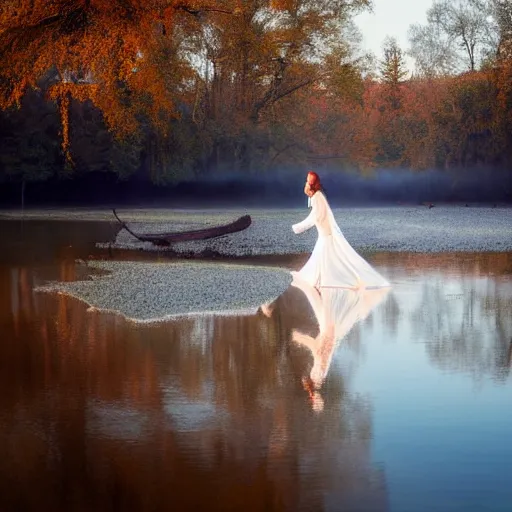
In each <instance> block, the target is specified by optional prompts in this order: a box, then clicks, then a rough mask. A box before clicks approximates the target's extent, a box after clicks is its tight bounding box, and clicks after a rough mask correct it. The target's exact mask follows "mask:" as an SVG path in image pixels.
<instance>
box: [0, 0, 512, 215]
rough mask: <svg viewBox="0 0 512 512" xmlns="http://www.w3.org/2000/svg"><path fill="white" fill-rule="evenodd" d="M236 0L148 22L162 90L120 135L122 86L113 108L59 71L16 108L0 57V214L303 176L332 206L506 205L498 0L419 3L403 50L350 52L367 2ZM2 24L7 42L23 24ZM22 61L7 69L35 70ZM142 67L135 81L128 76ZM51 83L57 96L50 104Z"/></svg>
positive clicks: (509, 66)
mask: <svg viewBox="0 0 512 512" xmlns="http://www.w3.org/2000/svg"><path fill="white" fill-rule="evenodd" d="M7 3H8V4H9V3H12V2H7ZM21 3H23V2H21ZM55 3H56V2H49V4H55ZM61 3H62V2H61ZM74 3H76V4H77V5H78V3H77V2H74ZM114 3H115V2H114ZM129 3H130V2H124V4H125V5H126V4H129ZM228 3H229V2H226V3H224V4H226V5H227V4H228ZM57 4H58V2H57ZM68 4H73V2H68ZM86 4H87V5H89V3H88V2H86ZM224 4H223V5H224ZM238 4H240V5H242V7H241V8H239V7H237V8H235V10H234V11H233V12H234V13H235V14H236V15H237V18H236V20H237V21H236V23H234V22H233V16H231V15H229V14H226V13H224V12H222V13H218V12H216V11H215V10H214V8H212V9H213V10H212V11H210V12H208V16H199V15H198V14H197V12H196V11H193V10H191V9H189V8H187V9H188V11H187V10H186V9H183V10H184V11H185V12H183V13H181V16H182V17H174V18H173V25H172V31H170V30H168V31H167V32H166V31H165V30H164V29H165V27H166V25H165V24H163V25H162V26H163V29H162V33H163V34H164V36H165V37H164V38H163V39H162V38H161V36H162V34H160V32H158V37H159V38H160V39H158V41H159V44H160V46H159V47H158V49H157V50H155V49H154V47H152V48H153V49H152V50H151V51H153V52H154V55H153V57H155V56H156V57H158V59H157V64H158V65H157V66H156V67H154V68H151V69H149V68H148V70H146V71H147V73H148V76H147V77H145V81H144V83H143V84H142V85H141V86H140V87H143V86H144V87H146V88H147V89H148V90H152V89H151V87H152V85H151V84H154V83H157V80H160V78H159V77H160V76H161V74H165V73H167V74H165V77H164V78H165V80H164V81H163V82H162V83H163V86H165V87H164V89H165V90H163V92H162V91H161V90H160V89H158V90H157V91H156V92H152V94H153V96H152V97H151V102H152V103H151V104H150V103H146V104H145V105H146V106H145V107H144V108H146V110H144V108H142V109H141V110H138V111H136V112H135V110H133V109H132V110H131V111H130V115H131V114H132V113H133V112H135V113H134V114H133V117H134V119H136V121H137V123H136V127H135V128H132V127H131V124H130V123H131V121H130V120H129V119H128V117H127V116H128V114H127V113H126V112H125V111H123V110H122V108H124V106H126V105H127V104H128V103H130V101H131V100H130V99H129V98H130V97H131V96H130V95H129V94H131V95H132V96H134V95H135V93H134V92H133V91H135V86H133V90H131V91H128V92H126V90H128V89H129V87H128V85H130V82H129V80H130V79H131V78H126V79H125V80H124V82H123V80H121V79H117V81H116V84H115V88H116V89H115V90H116V93H115V94H116V96H115V97H116V101H117V99H118V97H119V95H120V93H119V91H122V93H123V94H126V96H123V97H122V98H121V99H120V100H119V105H121V106H119V107H116V108H118V111H116V115H113V114H112V112H111V111H110V110H109V108H110V107H111V106H110V105H109V103H108V101H103V103H102V101H100V100H99V99H98V97H97V96H95V95H94V94H97V93H94V94H93V93H92V92H91V93H89V92H87V94H85V93H84V92H83V91H90V90H92V89H90V88H91V87H92V86H97V85H100V86H101V79H102V75H101V73H99V72H98V73H97V75H96V76H95V75H94V74H93V73H91V72H89V71H87V68H86V67H83V68H82V71H81V72H80V73H78V72H75V71H73V72H67V73H63V72H62V69H60V70H59V65H58V63H55V64H52V65H48V68H47V69H46V70H45V72H44V73H43V72H41V73H39V75H38V76H37V81H36V82H32V83H30V81H28V82H27V84H28V85H27V84H25V86H24V87H25V88H24V89H23V94H18V96H17V97H16V101H13V100H12V97H13V94H14V92H13V91H15V90H16V87H15V86H12V87H10V88H9V87H7V89H6V86H5V84H6V83H8V81H9V80H11V83H13V80H14V79H12V78H8V77H9V76H14V74H12V75H9V73H10V72H12V73H14V72H13V71H12V70H9V68H8V66H9V64H8V62H7V61H5V60H4V61H3V64H2V65H1V66H0V78H2V81H1V83H2V84H3V85H2V87H3V90H4V95H5V98H7V97H8V95H9V94H10V95H11V96H10V98H11V100H10V102H9V101H7V100H4V102H3V104H2V105H1V106H2V107H3V110H2V111H0V206H19V205H21V204H22V202H23V205H24V206H36V205H37V206H41V205H95V204H96V205H110V204H126V205H136V204H142V203H144V204H154V205H158V206H169V207H172V206H174V205H185V204H191V205H194V206H201V205H205V206H206V205H210V204H225V205H229V204H250V205H254V206H257V205H276V206H280V205H292V204H299V202H302V201H303V196H302V184H303V181H304V177H305V174H306V172H307V170H308V169H315V170H316V171H317V172H319V174H320V175H321V177H322V178H323V179H324V182H325V187H326V190H327V193H328V194H329V196H330V198H331V200H332V201H333V202H334V203H335V204H351V203H364V202H373V203H379V202H386V203H389V202H393V203H398V202H404V203H417V202H425V201H433V202H435V201H452V202H453V201H455V202H493V203H496V202H512V108H511V107H512V6H511V2H508V1H503V0H488V1H480V0H461V1H459V2H449V1H436V2H433V4H432V7H431V9H430V10H429V11H428V13H427V14H428V16H427V20H428V21H427V24H426V25H425V26H419V25H418V26H412V27H411V28H410V31H409V40H410V47H409V48H408V49H407V50H404V49H402V48H400V46H399V45H398V43H397V42H396V40H395V39H393V38H388V39H387V40H386V41H385V42H384V45H383V48H382V54H381V55H379V56H373V55H368V54H365V53H364V52H363V51H362V50H361V47H360V35H359V34H358V32H357V30H356V29H355V26H354V24H353V22H352V17H353V15H354V14H355V13H356V12H359V10H360V9H362V8H366V7H367V4H368V2H366V1H365V0H361V1H360V2H341V1H340V2H331V3H329V2H307V1H296V2H283V3H282V4H283V5H280V6H274V7H275V8H276V9H278V10H272V6H271V8H269V6H268V2H263V1H259V2H258V1H253V2H238ZM238 4H237V5H238ZM331 4H337V5H339V9H338V10H337V11H336V10H335V9H334V8H332V5H331ZM356 4H357V5H356ZM80 5H82V4H80ZM57 7H58V6H57ZM61 7H62V6H61ZM80 8H81V9H82V10H83V12H85V14H86V15H87V16H86V18H84V19H85V20H86V21H84V22H83V23H84V24H85V25H84V26H92V24H93V23H99V22H98V20H97V19H96V18H94V16H96V17H97V18H98V17H99V16H100V15H101V12H100V10H99V9H97V10H96V11H85V10H84V9H85V7H83V6H82V7H80ZM242 8H243V11H240V10H239V11H236V9H242ZM207 10H208V9H207V8H206V7H205V12H206V11H207ZM27 12H28V11H27ZM55 12H60V11H55ZM73 12H74V11H73ZM80 12H82V11H80ZM240 12H242V14H240ZM230 13H231V11H230ZM8 14H9V13H8V11H7V10H6V11H4V12H3V13H2V14H1V19H2V31H3V37H4V39H3V42H4V44H5V41H6V39H5V37H6V34H12V33H14V32H12V29H13V28H16V27H15V25H16V23H17V24H18V25H19V24H20V23H22V21H23V19H25V18H26V17H27V16H29V14H30V15H35V14H33V13H32V11H30V12H29V14H25V15H24V16H25V18H23V16H22V15H20V14H19V12H18V13H16V14H12V13H11V15H10V16H11V17H9V16H8ZM231 14H232V13H231ZM40 18H41V15H40ZM38 19H39V18H38ZM41 19H43V21H44V20H46V19H47V18H41ZM66 19H67V18H66ZM20 20H21V21H20ZM67 23H69V22H67ZM159 23H163V22H161V21H159V20H157V19H156V18H155V24H156V25H158V24H159ZM47 26H48V23H46V22H45V25H44V27H45V30H47V28H46V27H47ZM66 27H68V26H67V25H66ZM72 28H73V30H75V26H74V25H73V27H72ZM61 29H62V27H61V28H60V29H59V30H61ZM79 29H80V27H78V29H76V30H79ZM31 30H32V33H33V30H34V29H31ZM69 30H70V29H69V27H68V30H67V32H69ZM80 30H81V29H80ZM9 31H11V32H9ZM67 32H66V34H67ZM27 33H28V32H27ZM81 33H82V32H80V34H81ZM54 36H55V34H54ZM57 36H58V38H60V39H62V37H63V36H62V34H61V32H59V33H58V34H57ZM57 36H55V40H57ZM10 37H11V38H12V37H14V36H10ZM16 37H18V36H16ZM31 37H32V36H31ZM38 37H39V36H38ZM40 37H41V38H42V37H43V35H41V36H40ZM44 37H48V34H46V35H44ZM66 37H67V35H66ZM13 40H14V39H13ZM9 41H10V40H9ZM31 41H32V40H31ZM162 41H163V42H162ZM30 44H32V42H31V43H30ZM41 44H42V43H41ZM141 44H142V43H141ZM18 48H22V47H21V46H18ZM23 48H25V47H23ZM27 48H29V47H28V46H27ZM38 48H43V49H44V47H43V46H41V45H40V46H39V47H38ZM11 50H12V48H11ZM67 50H69V48H67V49H66V48H64V49H63V50H62V52H63V54H64V52H66V51H67ZM12 51H14V50H12ZM16 51H17V53H16V54H14V53H13V54H12V55H16V57H17V58H18V56H20V55H22V53H23V52H22V51H21V49H20V50H16ZM42 51H43V50H41V52H42ZM53 51H55V49H54V50H53ZM123 51H124V50H123ZM148 51H149V50H146V52H148ZM30 55H32V54H29V53H27V55H26V56H24V57H23V55H22V57H20V63H21V64H20V65H26V66H28V65H29V64H30V65H31V66H33V65H35V64H33V63H32V64H31V61H30V59H31V58H32V57H31V56H30ZM137 55H147V53H144V52H143V51H138V53H137ZM3 57H4V59H5V58H6V55H5V54H4V55H3ZM156 57H155V58H154V59H153V61H155V59H156ZM91 58H92V57H91ZM144 58H146V57H140V60H141V62H137V61H136V60H135V61H133V62H132V64H131V65H132V68H131V73H132V74H134V75H137V73H140V76H143V75H142V73H143V72H144V69H145V68H144V65H143V62H142V61H143V60H144ZM6 62H7V63H6ZM34 62H35V61H34ZM45 62H46V61H45ZM56 62H57V61H56ZM139 68H140V71H139ZM411 68H414V69H413V70H412V69H411ZM84 69H85V71H84ZM155 69H157V70H158V73H159V74H158V75H156V74H155V75H151V74H150V71H151V72H152V73H156V71H155ZM169 70H170V71H169ZM29 71H30V70H29V68H28V67H27V73H28V72H29ZM171 71H172V73H171ZM6 77H7V78H6ZM138 78H139V77H138ZM148 80H149V81H150V82H148ZM151 80H153V82H151ZM127 84H128V85H127ZM148 84H150V85H148ZM63 85H65V86H66V89H65V91H66V92H65V94H66V96H59V95H58V94H57V95H56V93H55V90H59V91H62V90H63V89H62V86H63ZM56 87H61V89H56ZM5 90H7V93H5ZM155 90H156V89H155ZM76 91H78V93H77V92H76ZM128 93H129V94H128ZM139 93H140V94H142V95H144V94H145V93H146V92H145V90H144V89H143V90H142V93H141V92H140V91H139ZM59 94H60V93H59ZM148 94H149V93H148ZM164 96H165V101H164V98H163V97H164ZM168 97H171V98H172V105H173V107H172V111H167V114H168V115H166V117H162V116H161V114H158V113H157V116H160V117H159V118H158V122H157V123H155V122H154V119H153V118H151V117H150V116H149V115H146V113H147V111H149V109H150V107H148V105H151V108H153V107H154V105H155V104H157V105H158V104H159V102H160V103H161V104H162V105H167V103H166V102H167V100H168ZM63 98H65V99H66V102H64V101H63ZM126 98H128V99H126ZM145 101H146V100H145ZM147 101H149V100H147ZM63 105H65V109H66V111H65V113H64V117H63ZM112 105H114V101H112ZM111 108H112V109H113V108H114V106H112V107H111ZM166 108H167V107H166ZM123 116H124V117H123ZM130 119H131V118H130ZM123 124H126V125H128V124H130V128H129V129H126V130H122V129H121V130H120V129H119V126H123ZM162 125H164V126H163V129H162ZM63 140H64V143H63Z"/></svg>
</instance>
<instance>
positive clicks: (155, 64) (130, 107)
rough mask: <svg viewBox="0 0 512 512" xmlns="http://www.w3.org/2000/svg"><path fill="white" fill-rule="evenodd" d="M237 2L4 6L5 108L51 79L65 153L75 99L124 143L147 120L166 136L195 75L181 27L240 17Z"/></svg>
mask: <svg viewBox="0 0 512 512" xmlns="http://www.w3.org/2000/svg"><path fill="white" fill-rule="evenodd" d="M239 3H240V2H236V1H230V0H224V1H215V2H214V1H209V0H203V1H201V2H195V1H190V2H187V1H182V0H144V1H138V0H109V1H106V0H5V1H3V2H2V6H1V7H0V48H1V51H0V57H1V59H0V63H1V64H0V107H1V108H7V107H10V106H12V105H19V103H20V100H21V98H22V97H23V95H24V94H25V93H26V91H27V89H28V88H30V87H31V88H35V89H37V88H38V86H39V83H40V80H41V78H42V77H43V76H45V75H47V74H50V75H51V78H52V84H51V86H50V87H49V89H48V91H47V92H48V97H49V98H51V99H53V100H54V101H56V102H57V103H58V104H59V107H60V110H61V115H62V139H63V146H64V148H65V150H66V151H67V148H68V146H69V123H68V109H69V104H70V101H71V99H72V98H74V99H76V100H79V101H86V100H89V101H91V102H92V103H93V104H94V105H95V106H96V107H97V108H98V109H100V110H101V112H102V113H103V116H104V118H105V122H106V124H107V126H108V127H109V128H110V129H111V130H113V131H115V132H116V133H117V134H118V135H119V136H123V135H126V134H131V133H133V132H135V131H136V130H137V128H138V127H139V126H140V122H141V119H147V120H148V121H149V122H151V124H153V125H154V126H157V127H158V128H160V129H161V130H164V131H165V129H166V128H167V126H168V120H169V117H170V116H172V115H173V114H175V113H176V111H175V108H174V107H175V103H176V97H177V95H179V93H180V88H181V87H182V86H183V80H184V79H186V77H187V71H188V70H189V68H190V65H189V63H188V62H187V61H185V60H184V59H183V58H182V56H181V50H182V48H180V43H181V42H182V41H183V39H181V40H180V39H177V38H175V37H174V35H175V33H176V31H177V27H178V26H181V25H186V24H187V23H188V22H189V21H190V18H193V19H200V20H203V19H204V17H207V16H208V13H213V12H215V13H222V14H223V15H226V16H230V17H236V16H237V12H239V11H240V9H241V7H240V6H239V5H238V4H239ZM242 3H243V2H242ZM276 3H277V4H279V2H276ZM277 6H278V7H279V5H277Z"/></svg>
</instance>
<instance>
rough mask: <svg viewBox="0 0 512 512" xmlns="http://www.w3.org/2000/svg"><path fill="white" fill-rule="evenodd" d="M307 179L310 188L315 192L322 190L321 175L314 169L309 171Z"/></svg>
mask: <svg viewBox="0 0 512 512" xmlns="http://www.w3.org/2000/svg"><path fill="white" fill-rule="evenodd" d="M306 179H307V181H308V183H309V188H310V189H311V190H312V191H313V192H318V191H319V190H322V184H321V183H320V176H318V174H317V173H316V172H314V171H309V172H308V176H307V178H306Z"/></svg>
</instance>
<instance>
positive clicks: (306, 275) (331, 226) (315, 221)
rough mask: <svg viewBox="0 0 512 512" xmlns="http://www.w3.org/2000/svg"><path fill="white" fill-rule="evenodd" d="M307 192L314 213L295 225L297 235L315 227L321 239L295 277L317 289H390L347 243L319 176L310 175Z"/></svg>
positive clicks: (313, 173) (294, 274) (306, 185)
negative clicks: (323, 190)
mask: <svg viewBox="0 0 512 512" xmlns="http://www.w3.org/2000/svg"><path fill="white" fill-rule="evenodd" d="M304 193H305V194H306V195H307V196H308V197H309V198H310V200H311V213H310V214H309V216H308V217H307V218H306V219H304V220H303V221H302V222H299V223H297V224H294V225H293V226H292V229H293V231H294V232H295V233H302V232H303V231H306V230H307V229H310V228H312V227H313V226H316V228H317V230H318V239H317V241H316V244H315V247H314V249H313V252H312V253H311V257H310V258H309V260H308V261H307V262H306V264H305V265H304V266H303V267H302V269H300V270H299V271H298V272H292V275H293V277H294V278H300V279H303V280H304V281H306V282H307V283H309V284H310V285H312V286H314V287H316V288H351V289H361V288H382V287H387V286H390V284H389V282H388V281H387V280H386V279H384V277H382V276H381V275H380V274H379V273H378V272H377V271H376V270H375V269H374V268H373V267H372V266H371V265H370V264H369V263H368V262H367V261H366V260H365V259H364V258H362V257H361V256H360V255H359V254H357V252H356V251H355V250H354V249H353V248H352V246H351V245H350V244H349V243H348V242H347V240H346V239H345V237H344V236H343V233H342V232H341V230H340V228H339V227H338V224H337V223H336V220H335V219H334V215H333V213H332V210H331V208H330V207H329V203H328V202H327V199H326V198H325V195H324V194H323V192H322V186H321V183H320V178H319V176H318V174H316V173H315V172H313V171H310V172H309V173H308V175H307V179H306V184H305V186H304Z"/></svg>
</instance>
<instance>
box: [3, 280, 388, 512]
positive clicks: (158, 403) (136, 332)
mask: <svg viewBox="0 0 512 512" xmlns="http://www.w3.org/2000/svg"><path fill="white" fill-rule="evenodd" d="M63 272H64V273H67V272H68V270H63ZM0 277H1V278H2V279H3V280H2V283H4V282H9V280H8V279H7V280H4V277H6V276H3V275H2V276H0ZM66 277H68V278H71V277H72V276H68V275H67V274H66ZM22 281H23V280H19V281H18V284H16V282H15V280H13V281H12V283H14V284H16V286H19V287H21V288H17V289H20V290H24V291H22V292H21V295H23V297H24V299H23V300H25V299H26V298H27V297H30V301H31V303H30V304H26V303H25V304H24V305H23V306H20V307H17V308H14V307H11V308H10V309H9V312H10V314H9V315H7V316H6V318H7V320H4V326H5V327H6V331H5V332H6V333H7V339H9V344H6V345H1V346H0V361H1V362H0V365H1V368H0V370H1V372H0V385H1V389H3V390H4V392H3V393H1V394H0V411H2V412H1V415H0V437H1V438H2V439H5V440H6V442H5V443H2V444H1V446H0V481H1V482H2V483H0V505H2V506H5V508H7V509H9V508H10V507H12V506H14V505H16V506H17V507H18V508H21V509H24V510H32V509H36V508H37V509H38V510H40V509H48V510H74V509H78V508H85V509H89V510H100V509H104V508H109V509H110V508H113V509H123V510H125V509H126V510H130V509H137V510H152V511H153V510H168V509H169V507H172V508H176V509H178V510H199V509H201V510H202V509H205V508H208V509H209V510H225V509H226V508H231V509H234V510H239V509H243V510H299V509H301V508H306V509H314V510H322V509H324V496H325V494H327V495H328V496H331V497H332V499H333V500H334V501H335V502H336V504H337V506H338V505H339V506H341V507H345V508H347V507H348V508H349V509H350V510H358V509H359V508H360V509H363V508H364V507H367V508H369V507H373V508H372V509H373V510H384V509H386V507H387V505H386V497H385V487H384V486H383V482H382V478H383V475H382V474H381V473H380V471H378V470H375V469H374V468H373V467H372V465H371V462H370V460H369V443H370V437H371V435H370V431H371V416H370V408H369V406H368V404H367V403H366V402H365V401H364V400H362V399H360V398H357V397H353V396H350V394H349V393H347V392H346V389H345V385H344V382H343V379H342V377H341V375H339V374H337V373H336V372H334V373H332V375H330V377H329V379H328V380H327V382H326V384H325V389H324V390H323V393H324V396H325V403H326V407H325V411H324V414H323V415H322V416H317V415H316V414H314V413H313V412H312V411H311V408H310V407H309V405H308V403H307V401H306V400H305V399H304V393H303V390H302V388H301V385H300V375H302V374H303V372H304V368H306V367H307V365H308V364H309V358H308V356H307V354H305V353H304V352H303V351H302V350H301V349H300V348H299V347H296V346H295V345H293V344H292V343H290V337H291V332H292V330H293V329H296V328H300V329H301V331H302V332H307V333H310V334H313V335H315V333H316V332H317V331H318V326H317V325H316V324H315V321H314V317H313V316H312V312H311V310H309V309H308V308H309V305H308V302H307V300H306V299H305V298H304V297H303V296H301V295H302V294H301V292H300V290H288V291H287V292H286V293H285V294H283V295H282V296H281V297H280V298H279V299H278V300H277V301H276V302H275V303H274V304H273V314H272V317H271V318H268V317H265V316H264V315H263V314H262V313H258V314H256V315H253V316H250V317H223V316H204V317H193V318H185V319H182V320H179V321H174V322H165V323H154V324H149V325H144V324H134V323H131V322H128V321H126V320H125V319H123V318H122V317H120V316H115V315H109V314H102V313H98V312H95V311H89V312H88V311H87V307H86V306H85V305H83V304H82V303H80V302H79V301H77V300H74V299H71V298H69V297H67V296H65V295H52V296H48V295H46V294H41V295H40V294H36V295H32V294H31V292H29V289H30V286H29V285H27V286H26V287H25V285H21V284H20V283H21V282H22ZM12 283H11V285H9V287H11V286H12V285H13V284H12ZM11 292H12V290H11V289H9V290H8V292H7V293H6V294H4V295H3V296H2V297H3V299H2V300H7V299H6V297H11ZM2 293H3V292H2ZM14 295H16V294H14ZM8 300H9V301H10V299H8ZM4 304H5V302H4ZM19 304H21V302H19ZM11 306H12V304H11ZM26 308H28V309H26ZM16 318H17V320H16ZM16 324H17V328H16V329H17V330H15V327H14V326H15V325H16ZM6 361H9V362H8V363H7V362H6ZM27 489H30V492H26V490H27Z"/></svg>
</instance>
